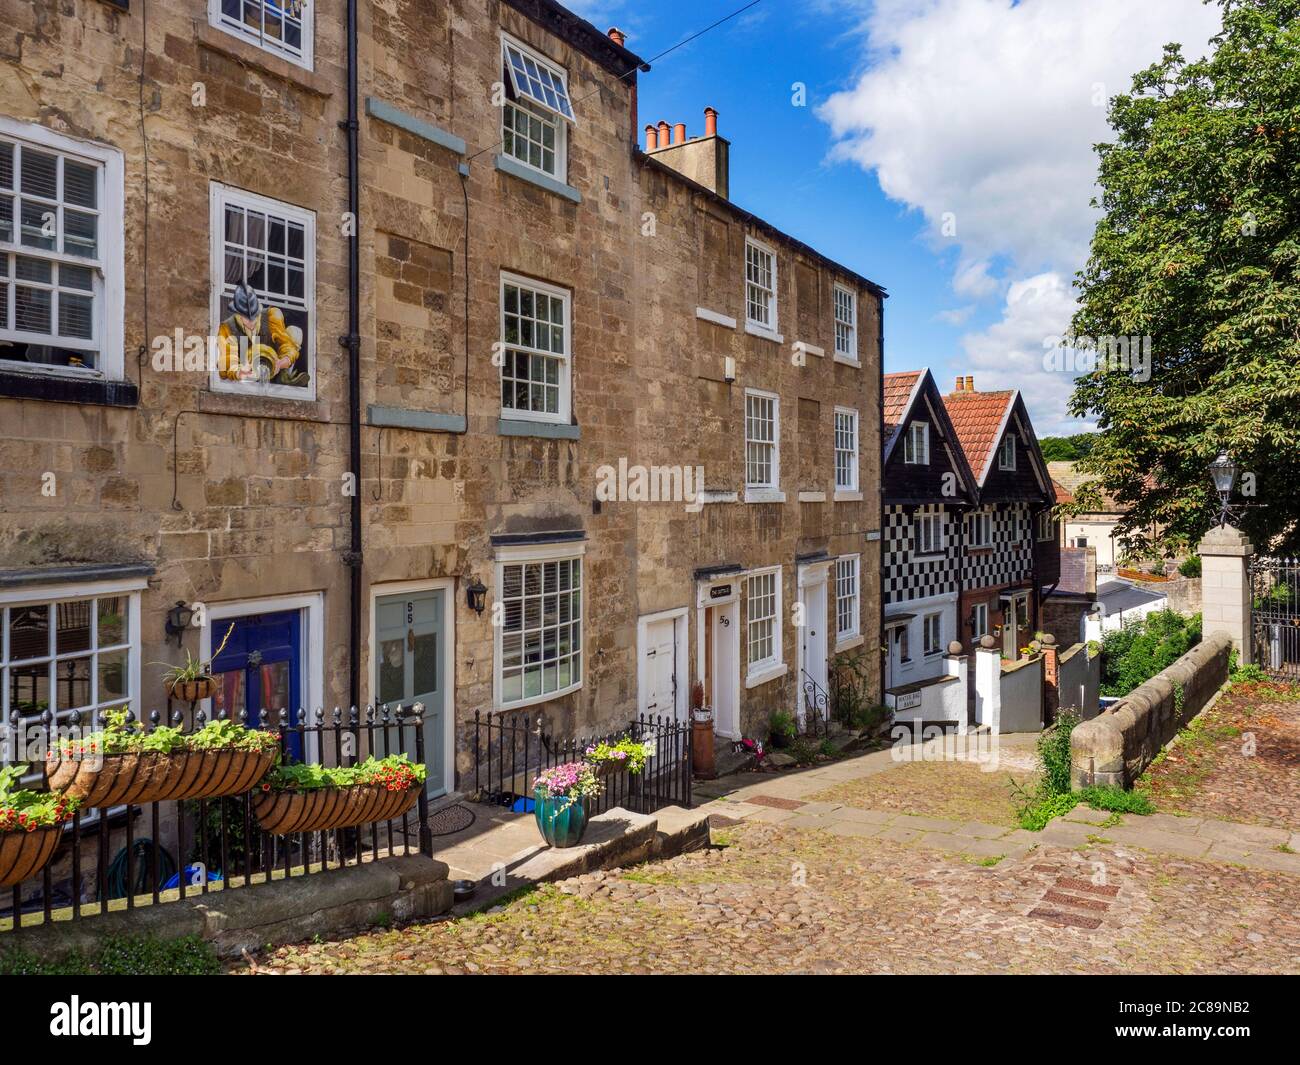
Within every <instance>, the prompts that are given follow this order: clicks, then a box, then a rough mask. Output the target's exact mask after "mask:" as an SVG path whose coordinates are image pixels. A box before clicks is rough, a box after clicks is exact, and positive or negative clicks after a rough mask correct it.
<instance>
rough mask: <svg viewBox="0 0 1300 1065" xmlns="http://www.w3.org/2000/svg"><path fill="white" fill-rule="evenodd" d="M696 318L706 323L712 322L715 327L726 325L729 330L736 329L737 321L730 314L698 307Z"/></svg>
mask: <svg viewBox="0 0 1300 1065" xmlns="http://www.w3.org/2000/svg"><path fill="white" fill-rule="evenodd" d="M695 317H696V318H699V319H700V320H701V321H704V322H712V323H713V324H714V325H725V326H726V327H727V328H728V329H735V328H736V319H734V318H732V317H731V315H729V314H723V313H722V312H721V311H711V310H709V309H708V308H707V307H696V308H695Z"/></svg>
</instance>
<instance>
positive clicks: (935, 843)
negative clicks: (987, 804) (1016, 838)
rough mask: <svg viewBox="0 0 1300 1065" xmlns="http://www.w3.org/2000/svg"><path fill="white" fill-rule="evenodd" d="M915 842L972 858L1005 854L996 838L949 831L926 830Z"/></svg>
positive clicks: (1003, 848)
mask: <svg viewBox="0 0 1300 1065" xmlns="http://www.w3.org/2000/svg"><path fill="white" fill-rule="evenodd" d="M917 842H918V843H920V844H921V846H923V847H937V848H938V849H939V850H944V851H951V852H952V853H954V854H968V855H970V856H971V857H973V858H1001V857H1002V856H1003V855H1004V854H1006V847H1004V846H1003V845H1002V844H1001V843H1000V842H999V841H997V840H991V839H976V838H975V837H974V836H957V835H953V834H952V833H949V832H926V833H924V834H922V836H921V838H920V839H919V840H917Z"/></svg>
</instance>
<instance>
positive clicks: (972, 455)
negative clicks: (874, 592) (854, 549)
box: [881, 370, 1060, 711]
mask: <svg viewBox="0 0 1300 1065" xmlns="http://www.w3.org/2000/svg"><path fill="white" fill-rule="evenodd" d="M884 396H885V402H884V426H885V431H884V440H885V444H884V452H883V459H884V468H883V474H882V478H883V485H884V504H885V525H884V535H885V543H884V562H883V576H882V585H881V595H882V600H883V606H884V624H883V628H884V635H885V646H886V648H887V652H886V656H885V680H884V689H885V692H886V693H887V695H889V697H890V698H889V701H890V703H891V705H895V706H896V708H897V709H898V710H899V711H902V710H906V709H909V708H910V707H911V706H912V705H913V704H915V705H917V706H919V705H921V700H922V695H923V692H922V690H921V688H922V687H923V686H924V685H926V684H933V683H940V682H941V681H942V678H944V677H946V676H950V675H955V674H953V673H951V671H950V665H949V662H948V661H947V659H946V658H945V656H946V655H948V652H949V648H950V645H952V644H954V643H956V644H958V645H960V650H961V652H962V653H965V652H969V651H970V650H972V649H973V647H974V646H975V644H976V642H977V641H978V640H980V639H981V638H982V637H984V636H986V635H987V636H993V637H994V638H995V639H997V640H998V641H999V643H1000V646H1001V648H1002V652H1003V657H1004V659H1005V660H1007V661H1014V660H1016V659H1018V658H1019V657H1020V652H1021V648H1023V647H1024V646H1025V645H1026V644H1027V643H1028V642H1029V640H1030V639H1031V638H1032V636H1033V634H1034V632H1035V631H1037V629H1038V628H1039V627H1040V626H1041V606H1042V599H1043V594H1044V592H1045V591H1047V590H1050V589H1051V588H1052V587H1053V586H1054V585H1055V584H1056V582H1057V580H1058V575H1059V568H1060V562H1059V550H1060V548H1059V544H1058V541H1057V535H1056V526H1055V521H1054V519H1053V517H1052V514H1051V507H1052V506H1053V505H1054V494H1053V488H1052V484H1051V480H1050V478H1049V477H1048V476H1047V473H1046V465H1045V463H1044V462H1043V459H1042V455H1041V453H1040V452H1039V449H1038V442H1037V438H1036V436H1035V435H1034V430H1033V426H1032V425H1031V424H1030V421H1029V416H1028V412H1027V411H1026V409H1025V405H1024V401H1023V400H1022V399H1021V397H1020V395H1019V393H1018V392H1015V391H1010V392H976V391H975V390H974V387H973V379H972V378H970V377H959V378H958V379H957V385H956V388H955V389H954V391H952V392H951V393H948V394H947V395H943V394H941V393H940V391H939V388H938V385H937V384H936V383H935V380H934V377H933V376H932V375H931V373H930V371H929V370H917V371H908V372H904V373H891V374H886V375H885V379H884Z"/></svg>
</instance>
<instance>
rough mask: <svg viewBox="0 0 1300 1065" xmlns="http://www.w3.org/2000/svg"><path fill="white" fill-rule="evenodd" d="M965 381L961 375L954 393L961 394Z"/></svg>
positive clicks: (958, 376)
mask: <svg viewBox="0 0 1300 1065" xmlns="http://www.w3.org/2000/svg"><path fill="white" fill-rule="evenodd" d="M964 380H965V378H963V377H962V375H961V374H958V375H957V387H956V388H954V389H953V391H954V392H960V391H961V390H962V382H963V381H964Z"/></svg>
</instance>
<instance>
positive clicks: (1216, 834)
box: [1196, 821, 1291, 847]
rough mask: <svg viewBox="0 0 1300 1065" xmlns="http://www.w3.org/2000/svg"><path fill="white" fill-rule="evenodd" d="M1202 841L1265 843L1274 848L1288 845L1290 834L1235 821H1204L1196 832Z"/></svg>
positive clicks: (1243, 844)
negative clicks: (1284, 844) (1283, 844)
mask: <svg viewBox="0 0 1300 1065" xmlns="http://www.w3.org/2000/svg"><path fill="white" fill-rule="evenodd" d="M1196 834H1197V835H1198V836H1200V837H1201V838H1202V839H1209V840H1214V841H1216V842H1221V843H1232V844H1236V845H1238V846H1245V845H1247V844H1250V843H1266V844H1268V845H1270V846H1274V847H1276V846H1277V845H1278V844H1280V843H1288V842H1289V841H1290V839H1291V833H1290V832H1289V831H1288V830H1287V829H1285V828H1268V827H1266V826H1264V825H1242V824H1238V823H1237V822H1235V821H1206V822H1205V823H1204V824H1202V825H1201V826H1200V828H1198V829H1197V830H1196Z"/></svg>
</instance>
